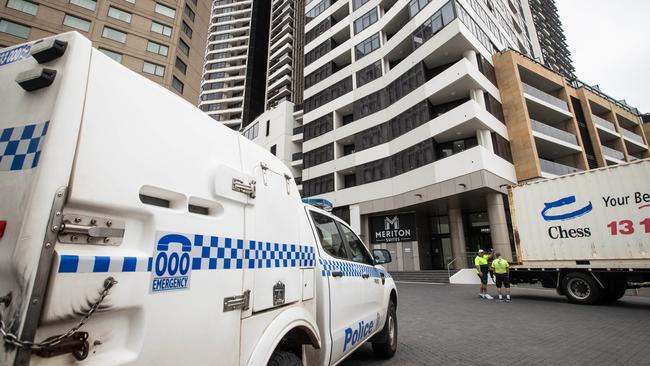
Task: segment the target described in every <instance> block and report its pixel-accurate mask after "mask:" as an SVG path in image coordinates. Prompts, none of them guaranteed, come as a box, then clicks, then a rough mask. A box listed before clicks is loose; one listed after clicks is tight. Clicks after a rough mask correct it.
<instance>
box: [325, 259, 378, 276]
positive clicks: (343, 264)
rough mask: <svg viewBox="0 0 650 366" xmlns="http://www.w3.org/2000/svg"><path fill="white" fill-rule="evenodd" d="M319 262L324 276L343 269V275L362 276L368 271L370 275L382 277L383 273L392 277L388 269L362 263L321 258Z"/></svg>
mask: <svg viewBox="0 0 650 366" xmlns="http://www.w3.org/2000/svg"><path fill="white" fill-rule="evenodd" d="M318 264H319V265H320V273H321V276H323V277H329V276H331V275H332V272H334V271H341V272H342V273H343V277H361V275H362V274H363V273H367V274H368V275H369V276H370V277H380V276H381V274H382V273H383V274H384V277H390V274H389V273H388V272H386V271H382V270H380V269H379V268H376V267H373V266H369V265H366V264H361V263H354V262H348V261H341V260H331V259H319V260H318Z"/></svg>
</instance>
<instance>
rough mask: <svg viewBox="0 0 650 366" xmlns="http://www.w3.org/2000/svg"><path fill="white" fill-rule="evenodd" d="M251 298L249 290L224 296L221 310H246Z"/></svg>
mask: <svg viewBox="0 0 650 366" xmlns="http://www.w3.org/2000/svg"><path fill="white" fill-rule="evenodd" d="M250 299H251V290H246V291H244V293H243V294H242V295H239V296H230V297H224V299H223V312H224V313H225V312H226V311H232V310H239V309H241V310H248V308H249V305H250Z"/></svg>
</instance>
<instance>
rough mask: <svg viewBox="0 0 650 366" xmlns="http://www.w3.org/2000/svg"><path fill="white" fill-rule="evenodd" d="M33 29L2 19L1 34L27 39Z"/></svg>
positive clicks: (0, 20)
mask: <svg viewBox="0 0 650 366" xmlns="http://www.w3.org/2000/svg"><path fill="white" fill-rule="evenodd" d="M31 30H32V28H30V27H26V26H24V25H22V24H18V23H14V22H10V21H8V20H5V19H0V32H2V33H7V34H11V35H12V36H15V37H18V38H23V39H27V38H29V33H30V32H31Z"/></svg>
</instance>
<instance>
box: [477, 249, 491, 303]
mask: <svg viewBox="0 0 650 366" xmlns="http://www.w3.org/2000/svg"><path fill="white" fill-rule="evenodd" d="M489 260H490V256H489V255H488V254H487V253H486V252H485V251H484V250H483V249H479V250H478V254H477V256H476V257H475V258H474V265H475V266H476V274H477V275H478V277H479V278H480V279H481V287H480V290H479V293H478V296H479V297H480V298H481V299H488V300H492V299H493V297H492V296H490V295H489V294H488V293H487V283H488V272H490V265H489V264H488V261H489Z"/></svg>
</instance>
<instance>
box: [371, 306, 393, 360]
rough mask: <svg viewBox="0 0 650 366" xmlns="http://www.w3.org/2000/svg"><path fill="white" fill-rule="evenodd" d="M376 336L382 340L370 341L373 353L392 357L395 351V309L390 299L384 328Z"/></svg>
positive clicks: (383, 356) (381, 356)
mask: <svg viewBox="0 0 650 366" xmlns="http://www.w3.org/2000/svg"><path fill="white" fill-rule="evenodd" d="M377 338H378V339H381V340H382V341H381V342H373V343H372V350H373V352H374V353H375V355H376V356H377V357H380V358H391V357H393V356H394V355H395V352H397V311H396V310H395V304H394V303H393V302H392V301H391V302H390V304H388V312H387V314H386V323H385V324H384V328H383V329H382V330H381V332H379V334H378V335H377Z"/></svg>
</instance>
